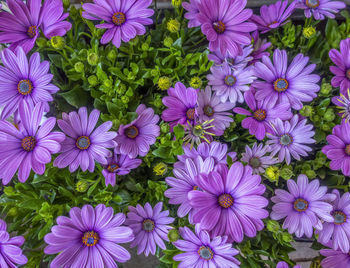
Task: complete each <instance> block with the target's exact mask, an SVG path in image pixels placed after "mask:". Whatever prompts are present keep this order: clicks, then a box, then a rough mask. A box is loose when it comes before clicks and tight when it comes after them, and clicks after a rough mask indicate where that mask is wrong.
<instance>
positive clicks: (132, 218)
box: [125, 202, 175, 256]
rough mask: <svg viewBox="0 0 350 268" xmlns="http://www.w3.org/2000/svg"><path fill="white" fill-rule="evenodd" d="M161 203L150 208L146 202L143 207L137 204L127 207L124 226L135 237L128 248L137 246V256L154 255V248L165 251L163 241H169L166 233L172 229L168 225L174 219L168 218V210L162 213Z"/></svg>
mask: <svg viewBox="0 0 350 268" xmlns="http://www.w3.org/2000/svg"><path fill="white" fill-rule="evenodd" d="M162 207H163V203H162V202H159V203H158V204H156V205H155V206H154V208H153V209H152V206H151V205H150V204H149V203H148V202H147V203H146V204H145V206H144V207H142V206H141V205H139V204H137V206H136V207H132V206H129V212H128V215H127V216H128V218H127V219H126V221H125V224H126V225H127V226H129V227H130V228H131V229H132V230H133V232H134V235H135V240H134V241H132V243H131V245H130V247H131V248H133V247H135V246H138V248H137V254H141V253H142V252H143V253H144V254H145V255H146V256H148V255H149V253H151V254H152V255H154V254H156V246H157V245H158V246H159V247H160V248H161V249H166V246H165V244H164V241H163V240H165V241H169V238H168V231H169V229H172V227H171V226H169V225H168V224H170V223H173V222H174V220H175V219H174V218H172V217H168V215H169V210H164V211H162Z"/></svg>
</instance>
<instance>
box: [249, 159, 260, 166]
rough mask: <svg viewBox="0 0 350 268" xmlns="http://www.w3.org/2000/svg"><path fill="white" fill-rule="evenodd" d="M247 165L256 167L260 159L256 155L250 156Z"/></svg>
mask: <svg viewBox="0 0 350 268" xmlns="http://www.w3.org/2000/svg"><path fill="white" fill-rule="evenodd" d="M249 165H250V166H251V167H252V168H258V167H260V166H261V161H260V159H259V158H258V157H252V158H250V160H249Z"/></svg>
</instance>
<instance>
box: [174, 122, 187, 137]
mask: <svg viewBox="0 0 350 268" xmlns="http://www.w3.org/2000/svg"><path fill="white" fill-rule="evenodd" d="M174 133H175V136H176V139H181V138H183V136H184V135H185V130H184V128H183V126H181V125H177V126H175V127H174Z"/></svg>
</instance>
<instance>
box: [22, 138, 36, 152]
mask: <svg viewBox="0 0 350 268" xmlns="http://www.w3.org/2000/svg"><path fill="white" fill-rule="evenodd" d="M35 144H36V140H35V138H34V137H33V136H27V137H24V138H23V139H22V142H21V145H22V148H23V150H25V151H27V152H31V151H33V150H34V148H35Z"/></svg>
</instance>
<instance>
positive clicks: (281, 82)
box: [253, 49, 320, 110]
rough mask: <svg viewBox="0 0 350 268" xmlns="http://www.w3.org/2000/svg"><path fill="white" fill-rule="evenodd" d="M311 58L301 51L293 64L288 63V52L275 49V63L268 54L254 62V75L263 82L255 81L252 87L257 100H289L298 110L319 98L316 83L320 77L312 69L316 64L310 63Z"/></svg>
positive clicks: (271, 101)
mask: <svg viewBox="0 0 350 268" xmlns="http://www.w3.org/2000/svg"><path fill="white" fill-rule="evenodd" d="M308 61H309V57H304V56H303V54H298V55H297V56H296V57H295V58H294V59H293V61H292V62H291V64H290V65H289V66H287V64H288V57H287V51H285V50H282V51H281V50H279V49H276V50H275V52H274V53H273V63H272V62H271V60H270V59H269V58H268V57H265V56H264V57H263V58H262V62H257V63H255V65H254V67H255V73H256V74H255V75H256V76H257V77H258V78H260V79H261V80H262V81H255V82H254V84H253V86H254V87H255V88H256V90H257V92H256V94H255V97H256V99H257V100H258V101H261V100H266V101H267V103H268V105H270V106H274V105H275V104H276V103H277V104H279V103H288V102H289V103H290V105H291V107H292V108H293V109H296V110H300V109H301V108H303V104H302V102H310V101H312V100H313V99H314V98H316V97H317V94H316V92H318V91H319V90H320V87H319V85H317V84H316V83H317V82H318V81H319V80H320V77H319V76H318V75H316V74H311V72H312V71H313V70H314V69H315V68H316V65H315V64H310V65H308V66H307V64H308Z"/></svg>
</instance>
